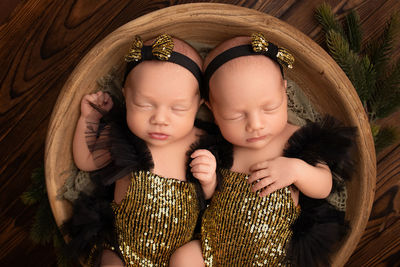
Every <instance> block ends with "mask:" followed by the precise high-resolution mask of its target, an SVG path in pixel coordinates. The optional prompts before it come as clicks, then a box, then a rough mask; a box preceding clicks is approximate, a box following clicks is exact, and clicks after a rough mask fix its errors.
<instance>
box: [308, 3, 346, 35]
mask: <svg viewBox="0 0 400 267" xmlns="http://www.w3.org/2000/svg"><path fill="white" fill-rule="evenodd" d="M315 17H316V19H317V20H318V22H319V23H320V24H321V25H322V28H323V29H324V32H325V33H328V32H329V31H331V30H333V31H336V32H338V33H340V34H341V35H342V36H343V37H344V38H345V37H346V35H345V34H344V31H343V27H342V25H341V24H340V23H339V22H338V21H337V20H336V18H335V14H334V13H333V11H332V7H331V6H330V5H328V4H327V3H323V4H322V5H320V6H319V7H318V8H317V9H316V10H315Z"/></svg>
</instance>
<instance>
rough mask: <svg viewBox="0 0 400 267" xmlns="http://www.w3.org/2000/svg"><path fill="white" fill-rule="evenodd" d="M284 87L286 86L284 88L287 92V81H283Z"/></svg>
mask: <svg viewBox="0 0 400 267" xmlns="http://www.w3.org/2000/svg"><path fill="white" fill-rule="evenodd" d="M283 86H284V88H285V90H286V88H287V80H283Z"/></svg>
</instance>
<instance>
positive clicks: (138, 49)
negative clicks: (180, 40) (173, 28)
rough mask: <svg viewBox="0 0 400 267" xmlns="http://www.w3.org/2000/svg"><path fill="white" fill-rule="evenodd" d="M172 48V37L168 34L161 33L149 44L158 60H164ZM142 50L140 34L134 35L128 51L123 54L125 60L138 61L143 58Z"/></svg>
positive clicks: (169, 55)
mask: <svg viewBox="0 0 400 267" xmlns="http://www.w3.org/2000/svg"><path fill="white" fill-rule="evenodd" d="M173 49H174V42H173V40H172V37H171V36H170V35H168V34H162V35H160V36H158V37H157V38H156V39H155V40H154V42H153V44H152V46H151V53H152V54H153V56H154V57H156V58H157V59H158V60H163V61H166V60H168V59H169V58H170V57H171V54H172V50H173ZM143 52H144V51H143V41H142V39H141V38H140V36H135V40H134V41H133V43H132V46H131V48H130V50H129V53H128V54H127V55H126V56H125V61H126V62H132V61H140V60H142V59H143V55H142V54H143Z"/></svg>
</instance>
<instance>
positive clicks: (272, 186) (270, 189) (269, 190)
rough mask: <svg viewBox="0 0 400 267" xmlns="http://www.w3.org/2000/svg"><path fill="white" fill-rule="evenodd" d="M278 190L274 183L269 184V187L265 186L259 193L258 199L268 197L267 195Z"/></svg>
mask: <svg viewBox="0 0 400 267" xmlns="http://www.w3.org/2000/svg"><path fill="white" fill-rule="evenodd" d="M278 189H279V188H278V187H277V186H276V184H275V183H273V184H270V185H269V186H267V187H266V188H265V189H263V190H262V191H261V192H260V197H266V196H268V195H269V194H271V193H273V192H275V191H276V190H278Z"/></svg>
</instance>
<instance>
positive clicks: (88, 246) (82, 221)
mask: <svg viewBox="0 0 400 267" xmlns="http://www.w3.org/2000/svg"><path fill="white" fill-rule="evenodd" d="M112 191H113V190H112V187H110V188H102V189H101V188H97V189H96V191H95V193H94V194H93V195H87V194H85V193H80V195H79V198H78V199H77V200H76V201H75V202H74V207H73V215H72V217H71V218H70V219H69V220H68V221H66V222H64V224H63V225H62V227H61V232H62V233H63V234H64V235H68V237H69V238H70V241H69V242H68V244H67V252H68V254H69V255H70V256H71V257H72V258H73V259H75V260H79V259H84V261H85V262H87V261H88V260H89V256H90V257H91V258H92V257H93V259H91V260H94V262H99V259H98V258H100V256H101V252H102V249H103V245H104V244H106V243H107V244H109V245H112V246H116V244H117V242H116V237H115V233H114V213H113V210H112V208H111V206H110V202H111V201H110V198H111V196H112ZM94 248H96V250H93V249H94Z"/></svg>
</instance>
